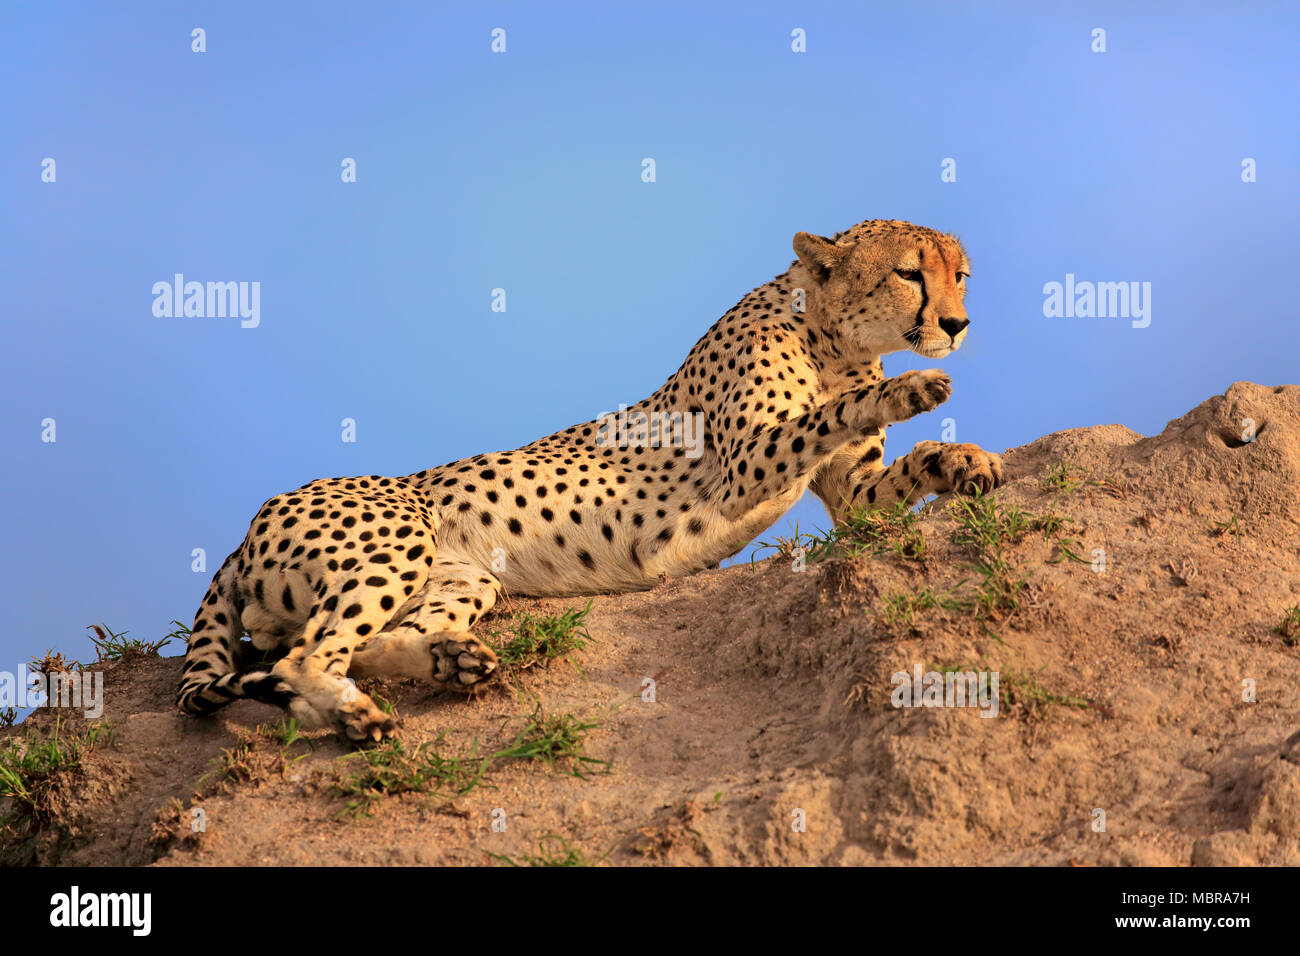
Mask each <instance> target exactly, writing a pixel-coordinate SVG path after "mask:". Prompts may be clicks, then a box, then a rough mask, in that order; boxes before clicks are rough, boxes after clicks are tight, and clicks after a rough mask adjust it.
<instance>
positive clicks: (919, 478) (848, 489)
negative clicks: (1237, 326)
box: [812, 433, 1002, 524]
mask: <svg viewBox="0 0 1300 956" xmlns="http://www.w3.org/2000/svg"><path fill="white" fill-rule="evenodd" d="M883 459H884V435H883V433H882V434H879V435H873V436H871V437H870V438H868V439H867V440H866V441H864V442H860V443H855V444H853V445H849V446H846V447H845V448H843V449H841V451H840V453H838V454H837V455H836V456H835V458H834V459H832V460H831V461H830V462H828V463H827V464H826V465H824V466H823V467H822V469H821V470H820V471H819V472H818V474H817V477H816V478H815V479H814V480H813V484H812V489H813V492H814V493H815V494H816V495H817V496H818V497H819V498H821V499H822V503H823V504H825V505H826V510H827V511H829V512H830V515H831V518H832V520H834V522H835V523H836V524H841V523H843V521H844V520H845V518H846V517H847V516H848V513H849V511H850V510H852V509H853V508H876V507H882V506H890V505H894V504H897V503H898V502H905V503H906V504H907V505H908V506H911V505H914V504H916V503H917V502H918V501H920V500H921V499H922V498H925V497H926V496H928V495H937V494H943V493H944V492H946V491H956V492H958V493H960V494H976V493H978V494H988V493H989V492H990V491H992V490H993V489H994V488H996V487H997V486H998V485H1000V484H1001V483H1002V456H1001V455H995V454H993V453H992V452H987V451H985V450H984V449H982V448H980V447H979V446H978V445H971V444H953V443H948V442H937V441H923V442H917V444H916V446H915V447H914V448H913V449H912V450H911V451H910V452H908V453H907V454H906V455H903V456H902V457H900V458H896V459H895V460H894V461H893V463H892V464H890V465H888V466H886V465H884V463H883Z"/></svg>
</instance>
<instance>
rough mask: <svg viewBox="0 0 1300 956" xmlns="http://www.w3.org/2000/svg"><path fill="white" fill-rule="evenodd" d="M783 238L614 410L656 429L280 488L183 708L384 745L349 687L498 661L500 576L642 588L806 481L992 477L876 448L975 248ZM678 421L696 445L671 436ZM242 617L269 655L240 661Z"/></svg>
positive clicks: (889, 490) (838, 493)
mask: <svg viewBox="0 0 1300 956" xmlns="http://www.w3.org/2000/svg"><path fill="white" fill-rule="evenodd" d="M794 251H795V255H796V258H795V260H794V261H793V262H792V263H791V265H790V267H789V269H788V270H787V271H786V272H784V273H782V274H781V275H779V276H777V277H776V278H775V279H773V280H772V281H770V282H768V283H767V284H766V285H762V286H759V287H758V288H756V289H754V290H753V291H752V292H750V293H749V294H747V295H746V296H745V297H744V298H743V299H741V300H740V302H738V303H737V304H736V305H735V306H733V307H732V308H731V309H730V310H729V311H728V312H727V313H726V314H725V315H723V316H722V318H720V319H719V320H718V321H717V322H716V323H715V324H714V325H713V327H712V328H710V329H709V330H708V332H706V333H705V334H704V336H703V338H701V339H700V340H699V341H698V342H697V343H696V344H695V346H694V347H693V348H692V349H691V351H690V354H689V355H687V357H686V360H685V362H683V363H682V365H681V367H680V368H679V369H678V370H677V371H676V372H675V373H674V374H673V375H672V377H671V378H669V379H668V381H667V382H666V383H665V384H664V385H663V386H662V387H661V388H660V389H659V390H658V391H656V392H655V393H654V394H653V395H651V396H650V397H649V398H647V399H645V400H644V401H642V402H639V403H638V404H637V405H635V406H631V407H630V408H629V409H628V410H627V411H628V417H629V419H633V418H634V419H635V420H637V421H640V422H645V421H653V422H656V423H658V422H661V421H667V422H668V425H667V426H664V427H662V428H660V430H659V431H658V432H656V431H655V430H654V429H653V428H651V429H650V430H649V432H647V431H646V430H644V429H641V430H638V431H637V434H636V436H635V438H628V437H627V435H626V434H625V431H626V430H624V431H619V432H615V431H614V430H612V429H611V428H610V427H609V424H610V423H609V421H608V418H607V417H602V418H599V419H596V420H593V421H590V422H586V423H585V424H581V425H574V426H573V427H571V428H566V429H564V430H563V431H559V432H556V433H555V434H553V435H550V436H548V437H546V438H541V439H539V440H537V441H535V442H533V443H532V444H531V445H526V446H524V447H523V448H518V449H515V450H513V451H505V452H496V453H493V454H485V455H478V456H475V457H472V458H464V459H461V460H460V461H453V462H451V463H449V464H445V465H441V466H439V467H437V468H430V469H426V470H424V471H419V472H416V473H414V474H410V475H405V476H402V477H382V476H378V475H370V476H368V477H360V478H332V479H322V480H319V481H313V482H311V483H309V484H306V485H304V486H302V487H301V488H298V489H297V490H295V491H291V492H289V493H287V494H281V495H277V496H276V497H274V498H271V499H270V500H269V501H267V502H266V503H265V504H264V505H263V507H262V508H261V510H260V511H259V512H258V513H257V516H256V517H255V518H254V519H253V521H252V523H251V525H250V528H249V531H248V534H247V536H246V537H245V539H244V541H243V543H242V544H241V545H240V546H239V547H238V548H237V549H236V550H235V551H234V552H233V553H232V554H231V555H230V556H229V557H228V558H227V559H226V560H225V562H224V563H223V564H222V566H221V568H220V570H218V571H217V573H216V575H215V576H214V577H213V579H212V583H211V585H210V586H209V588H208V590H207V593H206V595H205V597H204V599H203V603H202V604H201V606H200V607H199V610H198V613H197V614H196V616H195V619H194V626H193V629H192V638H191V640H190V645H189V651H188V653H187V654H186V659H185V663H184V670H183V673H182V677H181V682H180V687H179V689H178V694H177V703H178V706H179V707H180V709H181V710H182V711H184V712H186V713H188V714H192V715H205V714H210V713H212V712H213V711H215V710H216V709H217V708H219V707H221V706H223V705H224V704H227V703H229V702H230V701H232V700H235V699H237V698H251V699H255V700H261V701H265V702H269V703H271V704H274V705H278V706H280V707H282V708H284V709H286V710H287V711H288V712H289V713H290V714H291V715H292V716H294V717H295V718H297V719H298V720H299V721H301V722H302V724H303V725H304V726H306V727H317V728H319V727H328V728H331V729H333V730H336V731H342V732H343V733H345V734H346V736H347V737H349V738H351V739H352V740H354V741H368V740H381V739H383V738H384V737H385V736H388V735H390V734H392V733H393V731H394V730H395V721H394V719H393V717H392V716H390V715H389V714H387V713H385V712H384V711H383V710H381V709H380V708H379V707H377V706H376V705H375V703H374V701H373V700H372V699H371V698H370V697H369V696H367V695H366V694H365V693H363V692H362V691H361V690H360V689H358V688H357V686H356V684H355V680H354V679H355V678H357V677H367V676H382V677H388V678H418V679H420V680H423V681H427V682H429V683H431V684H433V685H434V686H435V687H439V688H445V689H452V690H473V689H476V688H477V687H478V686H479V685H480V684H481V683H482V682H483V681H485V680H486V679H488V678H489V677H490V676H491V675H492V673H493V671H494V670H495V668H496V665H497V658H496V655H495V654H494V653H493V652H492V650H491V649H490V648H489V647H488V646H487V645H485V644H484V643H483V642H482V641H481V640H479V639H478V638H476V637H475V636H474V635H473V634H472V633H471V628H472V627H473V626H474V624H475V622H476V621H478V620H479V619H480V618H481V617H482V616H483V615H484V614H486V613H487V612H488V611H489V610H490V609H491V608H492V606H493V605H494V603H495V602H496V601H497V599H498V598H499V597H500V596H501V594H502V593H503V592H509V593H511V594H520V595H534V596H567V595H580V594H594V593H610V592H621V591H631V590H640V589H646V588H651V587H654V586H655V585H656V584H658V583H659V582H660V581H662V580H665V579H666V578H674V577H678V576H681V575H686V574H691V573H692V572H695V571H699V570H702V569H705V568H709V567H713V566H716V565H717V564H718V562H719V561H721V560H722V559H724V558H727V557H730V556H732V555H734V554H735V553H737V552H738V551H739V550H740V549H741V548H742V547H743V546H744V545H745V544H746V543H748V542H749V541H751V540H752V539H753V538H754V536H755V535H757V534H758V533H760V532H761V531H763V530H764V529H766V528H767V527H769V526H770V525H771V524H772V523H773V522H774V521H775V520H777V519H778V518H779V517H780V515H781V514H783V513H784V512H785V511H786V510H787V509H789V508H790V507H791V506H792V505H793V504H794V503H795V502H796V501H798V500H799V498H800V497H801V496H802V495H803V494H804V492H805V491H807V490H808V489H812V491H813V493H814V494H816V495H817V496H818V497H819V498H820V499H821V500H822V502H823V504H824V505H825V506H826V509H827V511H828V512H829V513H830V516H831V518H832V520H833V521H835V522H836V523H841V522H842V521H843V520H844V519H845V517H846V515H847V514H848V513H849V511H850V509H853V508H856V507H866V508H871V507H876V506H882V505H894V504H896V503H897V502H906V503H907V504H909V505H911V504H914V503H916V502H918V501H920V500H921V499H922V498H924V497H925V496H927V495H931V494H937V493H942V492H947V491H953V490H956V491H958V492H963V493H973V492H975V491H979V492H987V491H989V490H991V489H992V488H994V487H995V486H997V485H998V484H999V482H1000V481H1001V477H1002V462H1001V459H1000V458H999V456H997V455H995V454H991V453H988V452H985V451H984V450H982V449H981V448H979V447H978V446H976V445H969V444H951V443H940V442H936V441H923V442H921V443H919V444H918V445H916V446H915V447H914V448H913V449H912V450H911V451H910V452H908V453H907V454H905V455H903V456H902V457H900V458H898V459H896V460H894V461H893V463H892V464H889V465H886V464H885V463H884V460H883V455H884V441H885V428H886V427H887V426H888V425H890V424H891V423H894V422H901V421H905V420H907V419H910V418H912V417H913V416H915V415H919V414H921V413H923V412H927V411H930V410H931V409H933V408H935V407H937V406H938V405H940V404H941V403H942V402H944V401H946V400H947V399H948V397H949V394H950V392H951V382H950V379H949V377H948V376H947V375H945V374H944V373H943V372H942V371H940V370H938V369H929V370H926V371H909V372H905V373H903V374H901V375H898V376H896V377H892V378H886V377H885V375H884V372H883V370H882V367H881V356H882V355H885V354H887V353H890V352H896V351H902V350H911V351H913V352H915V353H917V354H919V355H923V356H925V357H927V358H932V359H939V358H943V357H944V356H946V355H948V354H949V353H951V352H952V351H954V350H955V349H957V348H958V347H959V346H960V345H961V343H962V341H963V339H964V338H965V337H966V333H967V329H968V324H969V321H968V319H967V317H966V309H965V305H964V298H965V294H966V279H967V277H968V276H969V274H970V264H969V261H968V259H967V257H966V253H965V251H964V250H963V249H962V246H961V244H960V243H959V242H958V240H957V239H956V238H955V237H953V236H951V235H947V234H944V233H941V232H936V231H935V230H932V229H927V228H924V227H920V226H915V225H912V224H910V223H906V222H899V221H895V220H868V221H866V222H862V223H859V224H858V225H856V226H853V227H852V228H851V229H848V230H847V231H845V232H841V233H838V234H836V235H835V236H834V237H832V238H826V237H824V236H819V235H814V234H811V233H807V232H800V233H797V234H796V235H795V237H794ZM688 422H694V423H698V428H697V429H696V430H695V431H696V435H695V437H696V439H697V440H696V441H695V442H694V444H693V445H690V444H688V443H687V442H685V441H682V440H680V439H681V438H682V435H683V432H684V431H685V429H684V427H681V428H674V423H680V424H681V425H682V426H684V425H685V424H686V423H688ZM656 439H657V440H656ZM666 439H667V440H666ZM244 631H247V632H248V634H249V636H250V638H251V643H252V647H253V648H256V649H258V650H260V651H275V652H278V653H280V655H281V656H280V657H279V659H278V660H275V661H274V663H273V664H269V665H268V664H249V663H247V662H246V661H244V660H241V659H240V658H241V657H247V656H248V655H247V654H243V653H241V650H240V649H241V648H246V647H247V646H248V645H246V644H243V643H242V642H241V640H240V638H241V634H242V633H243V632H244Z"/></svg>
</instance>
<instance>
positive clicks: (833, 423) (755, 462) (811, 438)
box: [719, 369, 952, 518]
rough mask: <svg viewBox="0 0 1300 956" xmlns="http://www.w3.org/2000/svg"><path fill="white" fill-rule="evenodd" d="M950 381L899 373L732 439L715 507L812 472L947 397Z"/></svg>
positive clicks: (939, 375)
mask: <svg viewBox="0 0 1300 956" xmlns="http://www.w3.org/2000/svg"><path fill="white" fill-rule="evenodd" d="M950 394H952V380H951V379H950V378H948V376H947V375H946V374H944V373H943V372H942V371H940V370H939V369H927V370H925V371H920V372H917V371H913V372H904V373H903V374H902V375H899V376H896V377H894V378H890V379H886V380H885V381H883V382H877V383H875V384H874V385H868V386H867V387H865V388H860V389H856V390H854V391H851V392H847V393H845V394H844V395H841V396H840V397H839V398H837V399H835V400H834V401H831V402H827V403H826V404H825V405H823V406H821V407H820V408H815V409H813V410H812V411H810V412H805V413H804V414H803V415H800V416H799V417H798V418H794V419H791V420H790V421H788V422H786V423H784V424H781V425H776V426H774V427H771V428H765V429H762V430H760V431H757V432H755V433H753V434H751V435H749V436H747V437H746V438H739V439H736V440H735V442H734V443H733V445H732V446H730V447H729V448H724V449H723V461H722V468H723V481H722V497H721V502H720V506H719V510H720V511H721V512H722V514H723V516H724V517H727V518H735V517H738V516H739V515H741V514H743V513H744V512H745V511H747V510H748V509H749V508H751V507H753V506H754V505H756V504H759V503H761V502H763V501H770V500H771V499H773V498H776V497H777V496H779V495H780V494H782V493H783V492H785V491H788V490H789V489H790V488H792V487H796V486H797V485H798V483H799V482H800V481H802V480H804V479H805V478H809V477H813V476H815V474H816V472H817V470H818V469H819V468H820V467H821V466H822V465H824V464H825V462H826V459H827V457H829V456H831V455H833V454H835V453H836V452H838V451H839V450H840V449H842V448H843V447H844V446H845V445H848V444H851V443H853V442H856V441H861V440H862V439H863V437H864V436H866V435H868V434H872V433H875V432H877V431H879V430H880V429H883V428H884V426H886V425H888V424H891V423H892V422H901V421H906V420H907V419H909V418H911V417H913V416H914V415H919V414H921V413H922V412H928V411H930V410H931V409H933V408H936V407H937V406H939V405H940V404H942V403H943V402H946V401H947V400H948V396H949V395H950Z"/></svg>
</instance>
